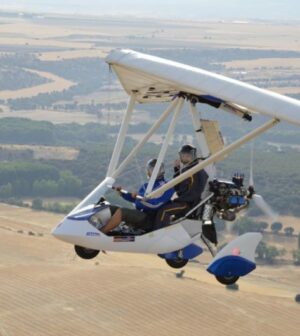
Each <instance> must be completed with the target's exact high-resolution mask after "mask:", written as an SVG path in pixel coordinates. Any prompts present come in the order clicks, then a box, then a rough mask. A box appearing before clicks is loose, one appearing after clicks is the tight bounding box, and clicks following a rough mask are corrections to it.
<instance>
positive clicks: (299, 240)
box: [298, 233, 300, 250]
mask: <svg viewBox="0 0 300 336" xmlns="http://www.w3.org/2000/svg"><path fill="white" fill-rule="evenodd" d="M298 250H300V233H298Z"/></svg>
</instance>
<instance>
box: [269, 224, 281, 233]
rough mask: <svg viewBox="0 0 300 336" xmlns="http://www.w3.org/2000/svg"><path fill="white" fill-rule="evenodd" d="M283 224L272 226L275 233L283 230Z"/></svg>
mask: <svg viewBox="0 0 300 336" xmlns="http://www.w3.org/2000/svg"><path fill="white" fill-rule="evenodd" d="M282 226H283V225H282V223H280V222H274V223H273V224H272V225H271V230H272V231H273V233H276V234H277V233H278V232H279V231H280V230H281V229H282Z"/></svg>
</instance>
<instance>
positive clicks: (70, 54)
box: [36, 48, 111, 61]
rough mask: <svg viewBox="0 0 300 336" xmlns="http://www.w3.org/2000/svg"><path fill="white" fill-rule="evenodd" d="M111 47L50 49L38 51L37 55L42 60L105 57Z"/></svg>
mask: <svg viewBox="0 0 300 336" xmlns="http://www.w3.org/2000/svg"><path fill="white" fill-rule="evenodd" d="M110 50H111V49H110V48H107V49H106V48H101V50H99V49H82V50H80V49H79V50H67V51H49V52H43V53H38V54H36V56H37V57H38V58H39V59H40V60H41V61H59V60H66V59H74V58H81V57H99V58H104V57H105V56H106V55H107V54H108V53H109V51H110Z"/></svg>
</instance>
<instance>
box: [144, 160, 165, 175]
mask: <svg viewBox="0 0 300 336" xmlns="http://www.w3.org/2000/svg"><path fill="white" fill-rule="evenodd" d="M156 162H157V159H151V160H149V161H148V162H147V166H146V169H147V174H148V176H151V175H152V172H153V169H154V167H155V165H156ZM164 174H165V165H164V163H163V162H162V163H161V165H160V167H159V171H158V174H157V177H162V176H164Z"/></svg>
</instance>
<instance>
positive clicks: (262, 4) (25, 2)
mask: <svg viewBox="0 0 300 336" xmlns="http://www.w3.org/2000/svg"><path fill="white" fill-rule="evenodd" d="M0 9H1V10H17V11H34V12H43V13H68V14H93V15H137V16H147V17H160V18H175V19H199V20H203V19H209V20H220V19H221V20H222V19H232V20H247V19H248V20H254V19H257V20H300V2H299V1H298V0H285V1H283V0H263V1H259V0H252V2H248V3H245V2H242V1H241V0H227V1H226V2H225V1H223V0H185V1H180V2H177V3H176V1H174V0H173V1H171V0H165V1H160V0H152V1H151V2H149V3H145V2H141V1H138V0H126V1H122V0H113V1H111V2H109V3H107V1H103V0H85V1H84V2H83V1H82V0H65V1H64V2H61V1H58V0H43V2H42V4H41V1H40V0H19V1H14V0H12V1H9V0H2V4H1V7H0Z"/></svg>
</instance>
